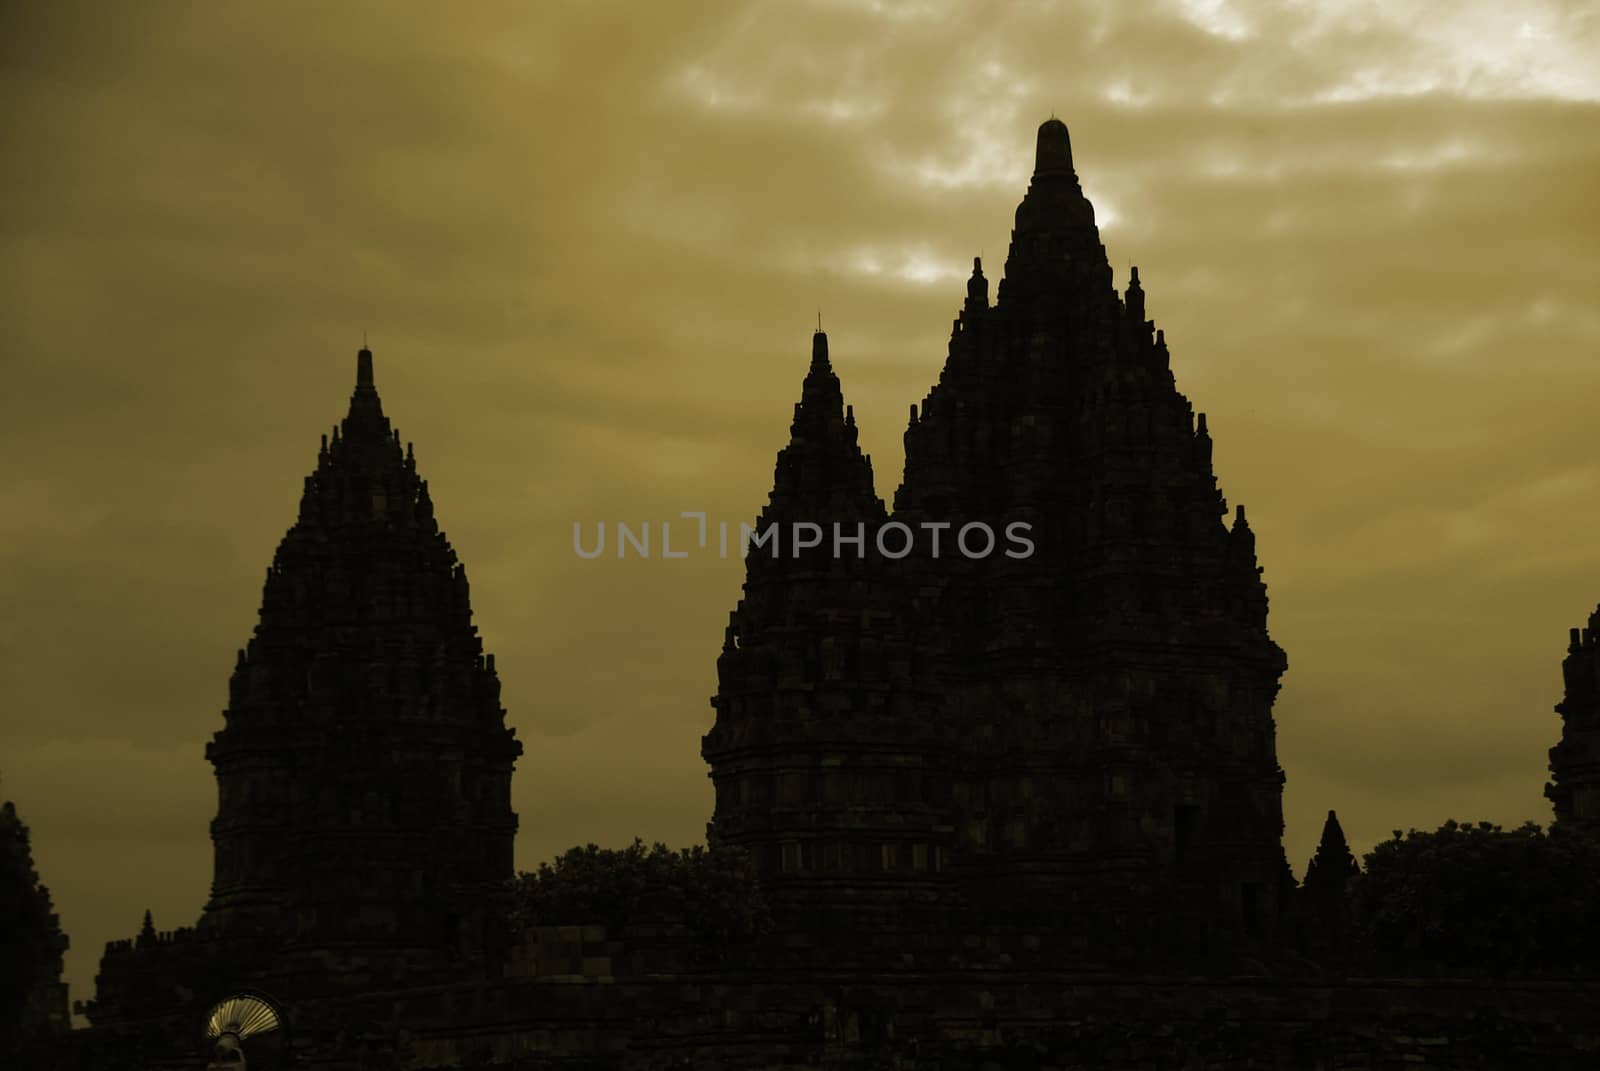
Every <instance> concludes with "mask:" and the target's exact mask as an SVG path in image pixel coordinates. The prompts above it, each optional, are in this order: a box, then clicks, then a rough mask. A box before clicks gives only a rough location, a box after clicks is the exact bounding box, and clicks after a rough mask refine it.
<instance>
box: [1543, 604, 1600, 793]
mask: <svg viewBox="0 0 1600 1071" xmlns="http://www.w3.org/2000/svg"><path fill="white" fill-rule="evenodd" d="M1561 670H1562V677H1563V678H1564V680H1565V684H1566V696H1565V697H1564V698H1563V699H1562V701H1561V702H1560V703H1559V704H1557V705H1556V713H1558V714H1560V715H1561V741H1560V743H1558V744H1556V746H1555V747H1553V748H1551V749H1550V783H1549V784H1547V785H1545V789H1544V794H1545V797H1546V798H1547V799H1549V800H1550V802H1551V803H1553V804H1554V805H1555V809H1556V821H1557V822H1563V823H1571V822H1595V823H1600V607H1597V608H1596V609H1595V612H1594V613H1592V614H1590V615H1589V624H1588V627H1586V628H1581V629H1579V628H1575V629H1573V630H1572V636H1571V639H1570V641H1569V642H1568V644H1567V658H1566V661H1565V662H1564V663H1563V664H1562V667H1561Z"/></svg>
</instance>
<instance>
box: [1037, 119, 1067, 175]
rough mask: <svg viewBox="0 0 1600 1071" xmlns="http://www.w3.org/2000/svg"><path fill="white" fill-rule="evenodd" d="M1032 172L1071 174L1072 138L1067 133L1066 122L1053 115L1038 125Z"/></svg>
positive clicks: (1038, 173)
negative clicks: (1037, 138) (1037, 139)
mask: <svg viewBox="0 0 1600 1071" xmlns="http://www.w3.org/2000/svg"><path fill="white" fill-rule="evenodd" d="M1033 173H1034V174H1035V175H1071V174H1073V170H1072V138H1071V136H1070V135H1068V133H1067V124H1066V123H1063V122H1062V121H1061V120H1060V119H1057V118H1056V117H1055V116H1053V115H1052V116H1051V117H1050V118H1049V119H1048V120H1047V121H1046V122H1045V123H1044V124H1043V125H1042V126H1040V127H1039V142H1038V148H1037V150H1036V151H1035V153H1034V159H1033Z"/></svg>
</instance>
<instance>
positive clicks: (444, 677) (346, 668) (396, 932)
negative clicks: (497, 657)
mask: <svg viewBox="0 0 1600 1071" xmlns="http://www.w3.org/2000/svg"><path fill="white" fill-rule="evenodd" d="M228 693H229V702H228V709H227V711H226V712H225V715H224V717H225V719H226V725H225V727H224V728H223V729H222V730H221V731H220V732H218V733H217V734H216V737H215V739H214V740H213V741H212V743H211V744H210V745H209V746H208V747H207V749H206V754H207V757H208V758H209V759H210V760H211V762H212V763H213V764H214V766H215V767H216V774H217V781H218V785H219V788H220V804H219V807H218V813H217V818H216V820H215V821H214V822H213V823H212V838H213V841H214V842H215V846H216V864H215V874H214V880H213V885H212V896H211V902H210V904H209V905H208V906H207V910H206V915H205V917H204V918H203V920H202V923H201V926H202V929H204V930H206V931H208V932H211V933H214V934H216V935H219V936H225V937H226V936H248V937H253V938H264V939H269V940H271V941H274V942H277V943H278V944H279V945H280V946H281V947H283V948H285V949H290V950H292V949H296V948H298V949H301V950H304V951H306V952H307V954H311V953H313V952H316V951H317V950H324V951H325V950H326V949H329V948H332V947H336V946H338V947H346V946H349V945H350V944H351V943H352V942H358V943H361V944H364V945H366V946H367V947H368V948H369V950H370V949H371V948H386V949H389V950H390V951H391V952H392V953H393V955H394V956H395V957H397V958H396V959H395V961H394V962H395V963H396V964H399V963H400V962H402V961H404V962H409V963H411V964H412V965H413V967H414V966H415V965H416V964H418V963H419V962H421V961H420V960H418V959H417V958H416V957H417V956H418V955H421V954H422V950H427V949H432V950H435V951H436V952H438V953H439V954H440V955H447V954H448V955H453V956H459V955H460V954H461V948H462V944H461V942H462V940H463V935H464V934H466V933H467V932H468V931H470V930H471V928H472V927H473V926H474V925H475V923H474V921H473V917H474V916H473V912H474V910H476V909H475V908H474V907H473V906H472V905H473V897H472V895H471V894H470V892H469V890H471V889H474V888H477V887H483V886H489V885H493V884H495V883H498V882H501V881H504V880H506V879H508V878H510V877H511V876H512V839H513V837H514V835H515V831H516V826H517V819H516V815H515V814H514V813H513V812H512V811H511V803H510V784H511V770H512V766H513V764H514V762H515V760H516V757H517V755H518V754H519V753H520V752H521V748H522V745H521V744H520V743H518V742H517V741H516V739H515V733H514V731H513V730H511V729H509V728H507V727H506V725H505V712H504V710H503V709H502V708H501V706H500V701H499V696H500V683H499V680H498V678H497V676H496V673H495V668H494V656H493V655H485V654H484V653H483V644H482V642H481V641H480V639H479V637H478V635H477V629H476V628H475V627H474V626H473V624H472V608H471V602H470V597H469V589H468V584H467V575H466V570H465V568H464V567H463V566H462V565H461V563H460V562H459V560H458V559H457V557H456V553H455V551H454V549H453V548H452V547H451V546H450V543H449V541H448V540H447V539H446V538H445V536H444V533H443V532H441V531H440V530H439V525H438V523H437V520H436V518H435V516H434V508H433V502H432V499H431V497H430V495H429V492H428V486H427V482H426V481H425V480H423V479H422V477H421V475H420V474H419V472H418V470H417V463H416V456H415V453H414V452H413V451H412V450H411V448H410V447H409V446H406V447H405V448H402V446H401V442H400V437H399V433H398V432H396V431H394V429H393V428H392V427H391V426H390V423H389V419H388V418H387V417H386V416H385V415H384V412H383V406H382V403H381V401H380V400H379V397H378V390H377V386H376V380H375V376H374V370H373V359H372V352H371V351H370V350H369V349H366V348H365V347H363V348H362V350H361V351H360V353H359V354H357V357H356V384H355V389H354V392H353V393H352V395H351V398H350V406H349V410H348V412H347V414H346V415H345V417H344V419H343V420H342V421H341V422H340V423H339V424H338V425H337V426H335V427H334V429H333V432H332V435H331V437H328V436H325V437H324V438H323V441H322V446H321V449H320V450H319V451H318V454H317V464H316V468H315V469H314V470H313V471H312V473H311V474H310V475H309V476H307V477H306V480H305V489H304V491H303V493H302V495H301V500H300V508H299V513H298V517H297V519H296V521H295V523H294V524H293V526H291V527H290V529H289V531H288V533H287V534H286V535H285V536H284V538H283V541H282V542H281V543H280V544H279V546H278V549H277V552H276V554H275V555H274V557H273V561H272V564H271V565H270V566H269V567H268V569H267V572H266V584H265V588H264V591H263V593H262V600H261V613H260V620H259V623H258V624H257V625H256V628H255V633H254V635H253V636H252V637H251V639H250V642H249V644H248V645H247V647H246V648H245V649H243V650H241V651H240V652H239V657H238V663H237V665H236V667H235V669H234V673H233V678H232V680H231V682H230V684H229V689H228ZM383 962H384V961H383V959H382V957H381V956H378V957H377V958H375V959H371V960H370V961H369V962H368V964H367V966H366V967H363V968H361V969H371V970H373V971H376V972H378V973H380V974H381V973H382V971H383ZM323 968H325V969H328V970H337V969H339V964H338V962H336V961H334V960H326V961H324V962H323ZM323 968H319V969H323ZM352 969H354V968H352ZM396 970H400V968H399V967H398V966H397V967H396Z"/></svg>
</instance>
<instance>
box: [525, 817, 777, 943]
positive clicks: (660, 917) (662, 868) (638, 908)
mask: <svg viewBox="0 0 1600 1071" xmlns="http://www.w3.org/2000/svg"><path fill="white" fill-rule="evenodd" d="M510 917H511V921H512V923H513V925H515V926H518V927H526V926H534V925H538V926H569V925H582V924H589V923H602V924H604V925H606V926H607V927H608V928H610V929H612V930H613V931H620V930H621V929H622V928H624V927H626V926H627V925H629V924H630V923H659V924H667V923H680V924H683V925H685V926H687V927H688V928H689V930H690V932H691V933H692V934H693V935H694V936H695V937H697V938H699V939H701V940H704V941H707V942H709V943H711V944H714V945H726V944H731V943H735V942H740V941H747V940H750V939H752V938H755V937H759V936H761V935H762V934H765V933H768V932H770V931H771V928H772V916H771V913H770V911H769V909H768V907H767V902H766V899H765V898H764V897H763V896H762V893H761V888H760V885H759V883H758V882H757V880H756V875H755V869H754V867H753V865H752V864H751V861H750V858H749V856H748V855H747V854H746V853H744V852H742V851H740V850H738V849H734V848H718V849H716V850H715V851H708V850H707V849H706V848H704V847H701V846H698V845H696V846H694V847H692V848H685V849H682V850H679V851H674V850H673V849H671V848H668V847H667V846H666V845H665V844H661V843H656V844H653V845H650V846H649V847H646V846H645V843H644V841H642V840H640V839H638V838H635V839H634V842H633V843H632V844H631V845H629V846H628V847H627V848H623V849H621V850H616V849H610V848H601V847H598V846H597V845H594V844H589V845H586V846H585V847H582V848H571V849H568V850H567V851H566V852H565V853H563V854H562V855H560V856H559V857H557V858H556V860H555V862H554V863H540V864H539V869H538V871H536V872H534V873H523V874H519V875H518V876H517V877H516V878H515V879H514V881H513V883H512V889H511V893H510Z"/></svg>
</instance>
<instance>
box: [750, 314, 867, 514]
mask: <svg viewBox="0 0 1600 1071" xmlns="http://www.w3.org/2000/svg"><path fill="white" fill-rule="evenodd" d="M849 416H850V414H848V413H847V408H846V406H845V403H844V391H843V389H842V388H841V387H840V385H839V377H838V375H836V374H835V373H834V370H833V365H832V363H831V362H830V361H829V359H828V336H827V335H826V334H824V333H823V332H822V331H817V332H816V333H815V334H813V335H812V336H811V365H810V368H809V369H808V370H807V371H806V376H805V380H804V381H803V382H802V383H801V386H800V400H799V401H798V402H796V403H795V407H794V420H793V422H792V423H791V424H790V426H789V436H790V438H789V445H788V446H786V447H785V448H784V449H783V450H782V451H781V452H780V453H779V454H778V460H777V464H776V466H775V469H774V474H773V488H772V498H771V501H770V504H769V506H768V509H767V511H766V512H765V513H764V514H763V515H762V520H761V525H762V526H763V527H764V526H765V525H767V524H769V523H780V522H781V523H792V521H793V520H804V521H815V520H816V519H817V517H818V516H819V515H820V513H821V512H822V511H824V510H829V509H834V508H837V509H838V510H839V511H840V515H841V516H848V517H859V518H861V519H863V520H868V519H880V518H881V517H882V516H883V513H884V508H883V503H882V501H881V500H880V499H879V498H878V496H877V493H876V492H875V491H874V490H873V484H872V459H871V458H870V457H867V456H866V455H865V454H863V453H862V452H861V449H860V447H859V446H858V445H857V437H858V430H857V428H856V425H855V421H854V420H853V419H849ZM785 519H787V520H785ZM783 535H784V536H787V535H788V532H784V533H783Z"/></svg>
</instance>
